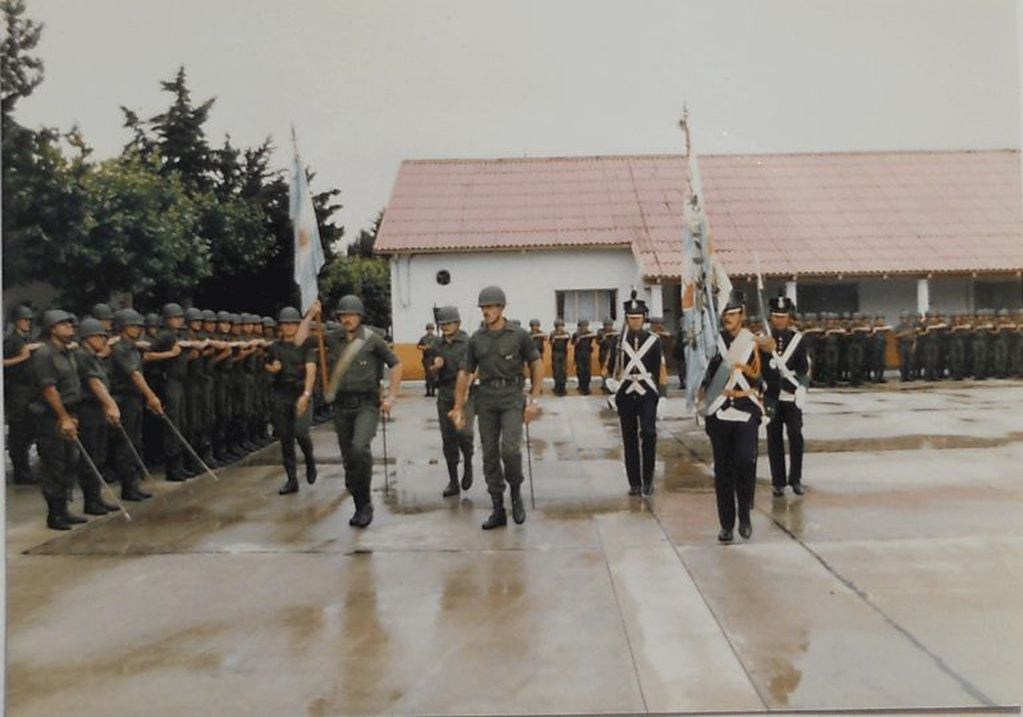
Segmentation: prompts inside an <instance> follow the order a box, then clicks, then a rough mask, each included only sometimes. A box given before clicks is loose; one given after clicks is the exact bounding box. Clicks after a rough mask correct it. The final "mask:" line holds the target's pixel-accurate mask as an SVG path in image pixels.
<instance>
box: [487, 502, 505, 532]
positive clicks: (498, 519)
mask: <svg viewBox="0 0 1023 717" xmlns="http://www.w3.org/2000/svg"><path fill="white" fill-rule="evenodd" d="M490 500H491V502H492V503H493V504H494V510H493V512H492V513H491V514H490V517H489V518H487V519H486V521H485V522H484V523H483V530H493V529H494V528H501V527H504V526H505V525H508V514H507V513H505V512H504V495H503V494H501V493H498V494H496V495H495V494H493V493H491V494H490Z"/></svg>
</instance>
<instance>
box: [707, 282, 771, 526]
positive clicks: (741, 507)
mask: <svg viewBox="0 0 1023 717" xmlns="http://www.w3.org/2000/svg"><path fill="white" fill-rule="evenodd" d="M745 314H746V297H745V295H744V294H743V292H742V291H739V290H733V291H732V293H731V295H730V296H729V297H728V302H727V303H726V304H725V308H724V312H723V313H722V315H721V324H722V331H721V339H722V341H723V342H724V346H725V354H724V355H722V354H721V353H718V354H717V355H716V356H715V357H714V358H713V359H711V361H710V364H709V365H708V366H707V373H706V374H705V375H704V378H703V383H702V384H701V388H700V398H701V401H702V402H703V403H704V404H705V406H704V414H705V415H706V416H707V424H706V431H707V435H709V436H710V441H711V446H712V448H713V451H714V491H715V493H716V495H717V508H718V520H719V521H720V523H721V531H720V532H719V533H718V540H719V541H720V542H722V543H730V542H732V539H733V534H732V530H733V529H734V527H735V518H736V513H738V518H739V535H741V536H742V537H743V538H746V539H748V538H749V537H750V536H751V535H752V534H753V524H752V523H751V522H750V510H751V508H752V506H753V487H754V481H755V480H756V470H757V427H758V426H759V425H760V419H761V417H762V416H763V414H764V408H763V404H762V403H761V401H760V395H759V391H758V386H759V384H760V352H759V351H758V350H757V348H758V346H757V339H756V337H754V336H753V334H752V333H750V331H749V330H748V329H745V328H743V325H742V323H743V319H744V318H745ZM719 369H720V375H719ZM722 379H724V380H722Z"/></svg>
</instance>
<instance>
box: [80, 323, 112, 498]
mask: <svg viewBox="0 0 1023 717" xmlns="http://www.w3.org/2000/svg"><path fill="white" fill-rule="evenodd" d="M93 313H94V314H95V313H96V312H95V311H93ZM110 317H111V324H112V323H113V321H112V319H113V312H111V313H110ZM108 336H109V332H108V331H107V330H106V328H105V327H104V326H103V324H102V322H101V321H100V320H99V319H95V318H91V317H90V318H88V319H85V320H84V321H83V322H82V324H81V326H79V327H78V337H79V339H80V340H81V345H80V346H79V348H78V349H77V350H76V351H75V362H76V364H77V367H78V378H79V381H80V382H81V385H82V403H81V406H80V409H79V413H78V437H79V438H80V439H81V441H82V447H83V448H85V451H86V453H88V454H89V457H90V458H91V459H92V462H93V464H94V465H95V466H96V468H98V469H99V471H100V472H101V473H103V472H104V471H105V470H106V469H107V458H108V455H109V447H110V445H111V434H110V427H111V426H118V425H120V423H121V411H120V409H119V408H118V407H117V403H116V402H115V401H114V399H113V397H112V396H111V395H110V375H109V374H108V373H107V367H106V361H105V360H104V356H105V355H108V354H109V348H108V346H107V338H108ZM78 485H79V486H81V488H82V493H83V494H84V496H85V506H84V508H85V512H86V513H87V514H89V515H106V514H107V513H111V512H113V511H115V510H117V506H116V505H113V504H111V503H107V502H106V501H105V500H103V495H102V493H101V489H102V484H101V483H100V481H99V478H98V477H97V476H96V474H95V473H94V472H93V470H92V467H91V466H90V465H89V462H88V461H86V460H84V459H83V460H80V461H79V463H78Z"/></svg>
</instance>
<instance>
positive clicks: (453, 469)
mask: <svg viewBox="0 0 1023 717" xmlns="http://www.w3.org/2000/svg"><path fill="white" fill-rule="evenodd" d="M460 492H461V488H459V486H458V461H457V460H455V461H448V487H447V488H445V489H444V492H443V493H442V494H441V495H443V496H444V497H445V498H450V497H451V496H453V495H458V494H459V493H460Z"/></svg>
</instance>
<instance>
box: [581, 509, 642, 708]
mask: <svg viewBox="0 0 1023 717" xmlns="http://www.w3.org/2000/svg"><path fill="white" fill-rule="evenodd" d="M593 532H594V533H596V534H597V544H598V545H600V555H601V557H602V558H604V569H605V570H607V579H608V582H610V583H611V596H612V597H614V599H615V609H617V610H618V621H619V622H620V623H621V625H622V633H623V634H624V635H625V644H626V645H628V646H629V660H631V662H632V671H633V673H634V674H635V675H636V687H637V688H638V689H639V698H640V699H641V700H642V701H643V711H644V712H646V713H647V714H649V713H650V706H649V705H648V704H647V701H646V693H645V692H644V691H643V680H642V678H641V677H640V674H639V665H638V664H636V651H635V650H633V649H632V638H631V637H630V636H629V626H628V625H627V624H626V622H625V613H624V612H623V611H622V603H621V600H619V599H618V588H617V587H616V586H615V576H614V573H612V572H611V563H610V562H608V559H607V547H606V546H605V545H604V536H603V535H601V534H600V526H599V525H597V521H595V520H594V521H593Z"/></svg>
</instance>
